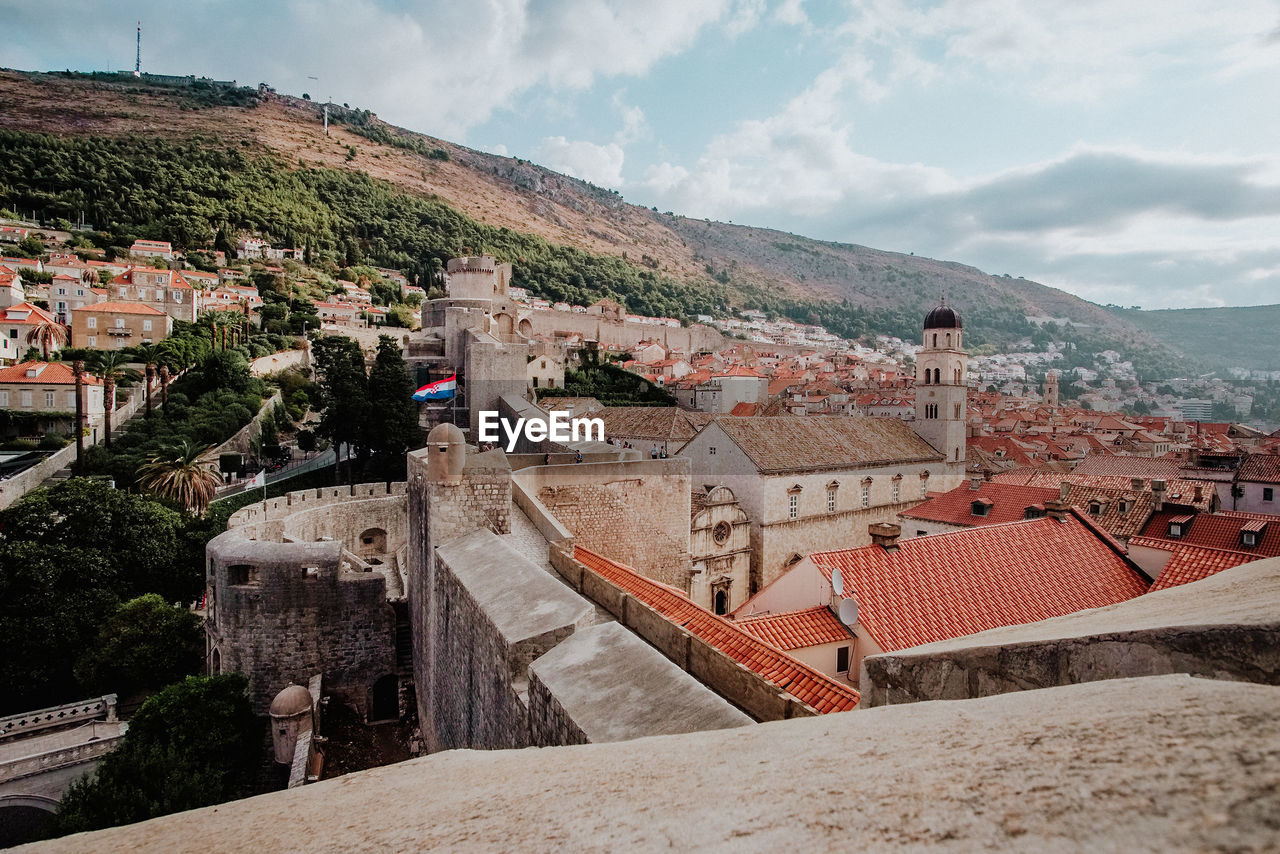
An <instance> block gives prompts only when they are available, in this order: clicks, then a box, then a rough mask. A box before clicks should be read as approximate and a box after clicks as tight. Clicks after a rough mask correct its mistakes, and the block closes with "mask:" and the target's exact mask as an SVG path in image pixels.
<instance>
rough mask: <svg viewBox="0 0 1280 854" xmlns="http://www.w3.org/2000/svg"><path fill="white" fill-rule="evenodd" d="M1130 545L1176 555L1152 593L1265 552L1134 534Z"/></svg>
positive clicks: (1171, 559)
mask: <svg viewBox="0 0 1280 854" xmlns="http://www.w3.org/2000/svg"><path fill="white" fill-rule="evenodd" d="M1129 545H1131V546H1146V547H1148V548H1153V549H1162V550H1164V551H1168V552H1173V556H1172V557H1170V558H1169V562H1168V563H1166V564H1165V566H1164V569H1163V570H1161V572H1160V577H1159V578H1157V579H1156V580H1155V583H1154V584H1152V585H1151V591H1150V592H1152V593H1154V592H1155V591H1157V590H1165V589H1168V588H1170V587H1177V586H1178V585H1180V584H1190V583H1191V582H1193V581H1199V580H1200V579H1202V578H1208V577H1209V576H1211V575H1216V574H1218V573H1219V572H1222V570H1224V569H1231V567H1233V566H1240V565H1241V564H1245V563H1252V562H1253V561H1255V560H1261V559H1262V555H1258V554H1249V553H1246V552H1238V551H1231V550H1230V549H1214V548H1209V547H1208V546H1195V545H1190V544H1188V543H1180V542H1178V541H1177V540H1160V539H1156V538H1153V537H1134V538H1133V539H1132V540H1130V541H1129Z"/></svg>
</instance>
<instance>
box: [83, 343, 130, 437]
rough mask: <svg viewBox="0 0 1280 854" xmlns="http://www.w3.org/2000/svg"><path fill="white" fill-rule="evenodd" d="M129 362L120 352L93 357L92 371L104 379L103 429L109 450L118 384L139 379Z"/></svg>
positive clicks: (100, 353) (109, 352)
mask: <svg viewBox="0 0 1280 854" xmlns="http://www.w3.org/2000/svg"><path fill="white" fill-rule="evenodd" d="M128 365H129V360H128V359H127V358H125V355H124V353H122V352H120V351H119V350H103V351H101V352H98V353H95V354H94V356H93V364H92V369H93V372H94V373H95V374H97V375H98V376H99V377H100V378H101V379H102V408H103V411H104V412H105V414H106V417H105V418H104V419H103V425H102V429H103V431H104V440H103V444H105V445H106V446H107V447H108V448H110V447H111V417H112V416H113V415H114V414H115V411H116V383H118V382H121V381H122V380H136V379H138V376H139V374H138V372H137V371H135V370H134V369H133V368H130V367H128Z"/></svg>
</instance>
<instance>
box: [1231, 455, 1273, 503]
mask: <svg viewBox="0 0 1280 854" xmlns="http://www.w3.org/2000/svg"><path fill="white" fill-rule="evenodd" d="M1234 494H1235V501H1234V503H1233V504H1232V506H1233V507H1234V508H1235V509H1237V510H1243V511H1245V512H1250V513H1280V456H1277V455H1275V454H1249V456H1248V457H1246V458H1245V459H1244V461H1243V462H1242V463H1241V464H1240V470H1239V471H1238V472H1236V482H1235V490H1234Z"/></svg>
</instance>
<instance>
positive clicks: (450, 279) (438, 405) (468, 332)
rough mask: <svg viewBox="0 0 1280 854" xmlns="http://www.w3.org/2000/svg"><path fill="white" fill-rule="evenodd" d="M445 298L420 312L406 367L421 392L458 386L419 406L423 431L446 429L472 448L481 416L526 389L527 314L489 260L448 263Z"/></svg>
mask: <svg viewBox="0 0 1280 854" xmlns="http://www.w3.org/2000/svg"><path fill="white" fill-rule="evenodd" d="M445 269H446V274H445V294H446V296H445V297H443V298H441V299H434V300H428V301H427V302H425V303H423V305H422V329H421V330H419V331H418V332H417V333H414V335H413V336H412V337H411V338H410V339H409V346H408V356H407V358H406V362H407V363H408V365H409V369H410V371H412V372H413V374H414V378H415V381H416V382H417V384H418V385H420V386H421V385H425V384H427V383H429V382H433V381H435V380H441V379H446V378H448V377H450V376H455V377H456V378H457V383H458V386H457V393H456V395H455V397H454V398H453V399H451V400H440V401H428V402H426V403H424V404H423V405H422V414H421V423H422V424H423V426H425V427H431V426H434V425H436V424H442V423H450V424H455V425H457V426H458V428H459V429H461V430H462V431H463V435H464V436H468V437H470V438H472V440H474V432H473V431H474V430H475V425H476V424H477V423H478V421H479V415H478V413H479V412H480V411H481V410H497V409H498V399H499V398H501V397H502V396H503V395H505V394H514V395H517V396H523V395H524V394H525V392H526V390H527V387H528V385H529V368H528V364H529V357H530V356H532V355H533V354H534V353H533V347H532V344H531V342H530V340H529V335H530V334H531V329H532V327H531V326H530V324H529V322H528V317H527V315H528V309H527V308H526V307H525V306H522V305H520V304H519V303H517V302H516V301H515V300H514V299H512V298H511V296H510V294H509V293H508V288H509V286H510V282H511V265H510V264H499V263H497V261H496V260H495V259H494V258H493V257H492V256H489V255H482V256H478V257H467V258H453V259H450V260H449V262H448V264H447V265H446V267H445Z"/></svg>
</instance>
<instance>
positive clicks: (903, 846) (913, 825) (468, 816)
mask: <svg viewBox="0 0 1280 854" xmlns="http://www.w3.org/2000/svg"><path fill="white" fill-rule="evenodd" d="M1277 705H1280V688H1275V687H1271V686H1264V685H1250V684H1243V683H1234V682H1218V681H1210V680H1206V679H1191V678H1187V677H1181V676H1161V677H1153V678H1148V679H1128V680H1117V681H1111V682H1100V683H1093V684H1089V685H1073V686H1068V687H1064V688H1051V689H1047V690H1043V691H1026V692H1021V693H1017V694H1007V695H1003V696H999V697H989V698H986V699H981V700H965V701H960V702H955V703H920V704H915V705H911V706H904V707H900V708H892V709H883V708H882V709H870V710H867V711H860V712H856V713H851V714H840V715H827V716H824V717H822V718H810V719H805V720H793V721H782V722H779V723H774V724H764V725H762V726H755V727H744V728H737V729H730V730H724V731H719V732H704V733H697V734H693V735H681V736H664V737H659V738H649V739H644V740H642V741H632V742H621V743H614V744H601V745H591V746H582V747H562V748H552V749H548V750H521V751H510V752H475V751H451V752H448V753H442V754H438V755H435V756H427V757H423V758H421V759H414V760H410V761H408V762H402V763H399V764H396V765H391V766H388V767H385V768H376V769H373V770H371V771H364V772H360V773H358V774H351V775H348V776H346V777H343V778H342V779H341V780H333V781H327V782H321V783H318V784H316V785H312V786H305V787H303V788H301V789H294V790H291V791H287V792H276V793H272V794H268V795H262V796H259V797H256V798H248V799H246V800H240V801H234V802H232V803H229V804H221V805H219V806H216V807H207V808H205V809H201V810H195V811H192V812H188V813H181V814H178V815H171V816H166V817H164V818H159V819H155V820H153V821H149V822H144V823H142V824H138V825H133V826H128V827H116V828H111V829H108V830H102V831H98V832H96V833H92V834H81V835H78V836H71V837H67V838H65V839H59V840H54V841H52V842H46V843H42V844H41V845H40V846H37V847H33V848H32V849H31V850H33V851H42V852H43V851H75V852H84V854H96V852H118V851H122V850H129V851H139V852H149V851H164V852H188V851H189V852H200V854H220V852H224V851H225V852H238V851H246V850H253V851H260V852H286V851H289V852H292V851H296V850H297V848H298V845H299V842H298V839H299V828H300V827H303V828H306V830H307V833H308V834H310V836H311V839H312V841H311V842H310V843H309V847H311V848H313V849H315V850H316V851H320V852H328V851H334V852H337V851H351V850H364V851H371V850H379V851H410V850H412V851H423V850H433V849H438V850H461V849H474V850H489V849H499V848H500V849H505V850H521V851H552V850H555V851H564V850H569V851H607V850H610V851H612V850H657V849H662V850H666V849H669V848H672V847H673V846H674V847H676V848H679V849H683V850H699V851H780V850H795V851H831V850H838V851H861V850H867V851H890V850H892V851H904V852H906V851H911V852H915V851H978V850H1003V851H1045V852H1068V851H1072V852H1074V851H1116V852H1120V851H1123V852H1138V851H1153V852H1171V851H1188V852H1190V851H1195V852H1203V851H1269V850H1274V849H1275V847H1276V833H1277V827H1276V816H1277V815H1280V779H1278V778H1277V771H1276V769H1277V768H1280V716H1277V715H1276V714H1275V709H1276V707H1277ZM855 779H856V791H853V789H852V785H853V784H851V780H855ZM495 793H497V794H495ZM283 817H287V820H282V818H283Z"/></svg>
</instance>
